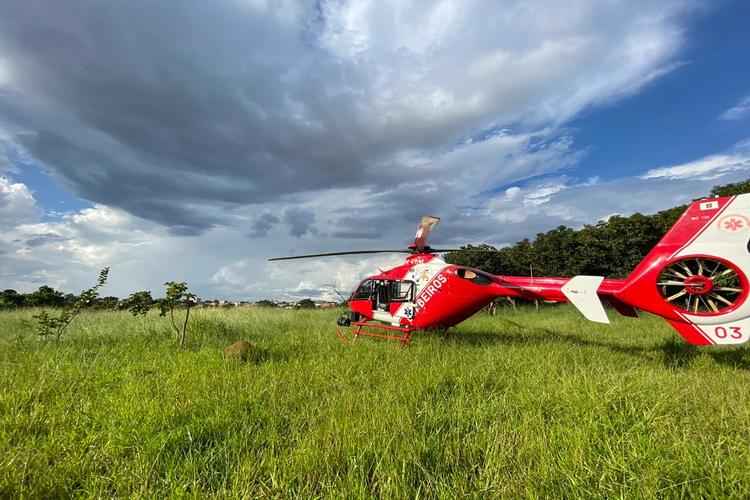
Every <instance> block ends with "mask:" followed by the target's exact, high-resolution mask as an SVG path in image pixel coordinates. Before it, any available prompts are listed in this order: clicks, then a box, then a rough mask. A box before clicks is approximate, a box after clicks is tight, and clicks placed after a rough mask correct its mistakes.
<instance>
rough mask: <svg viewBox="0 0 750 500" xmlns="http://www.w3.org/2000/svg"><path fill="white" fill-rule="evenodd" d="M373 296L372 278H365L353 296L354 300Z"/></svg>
mask: <svg viewBox="0 0 750 500" xmlns="http://www.w3.org/2000/svg"><path fill="white" fill-rule="evenodd" d="M370 297H372V280H365V281H363V282H362V284H361V285H359V288H357V291H356V292H354V295H353V296H352V298H353V299H354V300H362V299H365V300H367V299H370Z"/></svg>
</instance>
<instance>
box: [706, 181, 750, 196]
mask: <svg viewBox="0 0 750 500" xmlns="http://www.w3.org/2000/svg"><path fill="white" fill-rule="evenodd" d="M745 193H750V179H748V180H746V181H743V182H735V183H734V184H724V185H723V186H714V188H713V189H712V190H711V196H734V195H737V194H745Z"/></svg>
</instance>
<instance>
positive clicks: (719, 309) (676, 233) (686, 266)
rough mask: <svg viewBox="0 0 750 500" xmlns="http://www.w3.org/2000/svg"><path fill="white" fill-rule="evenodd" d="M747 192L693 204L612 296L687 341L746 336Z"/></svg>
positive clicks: (749, 334) (749, 335)
mask: <svg viewBox="0 0 750 500" xmlns="http://www.w3.org/2000/svg"><path fill="white" fill-rule="evenodd" d="M748 273H750V194H743V195H739V196H732V197H723V198H708V199H703V200H698V201H696V202H693V203H692V204H691V205H690V206H689V207H688V209H687V210H685V213H683V214H682V216H681V217H680V219H679V220H678V221H677V223H675V225H674V226H672V228H671V229H670V230H669V231H668V232H667V234H666V235H664V237H663V238H662V239H661V241H660V242H659V243H658V244H657V245H656V246H655V247H654V248H653V249H652V250H651V252H649V254H648V255H647V256H646V258H645V259H644V260H643V261H642V262H641V263H640V264H639V265H638V266H637V267H636V268H635V270H634V271H633V272H632V273H631V274H630V276H629V277H628V279H627V280H626V281H625V283H624V285H623V286H622V288H620V290H618V291H617V292H615V293H614V294H613V295H614V298H615V299H616V300H619V301H621V302H623V303H624V304H627V305H630V306H632V307H637V308H638V309H642V310H644V311H648V312H651V313H653V314H657V315H659V316H662V317H663V318H665V319H666V320H667V321H669V323H670V324H671V325H672V326H673V327H674V328H675V329H676V330H677V331H678V332H679V333H680V335H682V337H683V338H684V339H685V340H686V341H687V342H689V343H691V344H695V345H709V344H742V343H744V342H747V340H748V339H750V300H748V290H749V289H750V286H749V285H748V277H747V276H748Z"/></svg>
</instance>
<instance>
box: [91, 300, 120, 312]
mask: <svg viewBox="0 0 750 500" xmlns="http://www.w3.org/2000/svg"><path fill="white" fill-rule="evenodd" d="M119 302H120V299H118V298H117V297H102V298H101V299H98V300H96V301H95V303H94V306H95V307H96V308H97V309H109V310H113V309H117V304H119Z"/></svg>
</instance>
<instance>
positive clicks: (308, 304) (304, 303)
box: [297, 299, 315, 309]
mask: <svg viewBox="0 0 750 500" xmlns="http://www.w3.org/2000/svg"><path fill="white" fill-rule="evenodd" d="M297 309H315V302H313V301H312V299H302V300H300V301H299V302H297Z"/></svg>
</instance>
